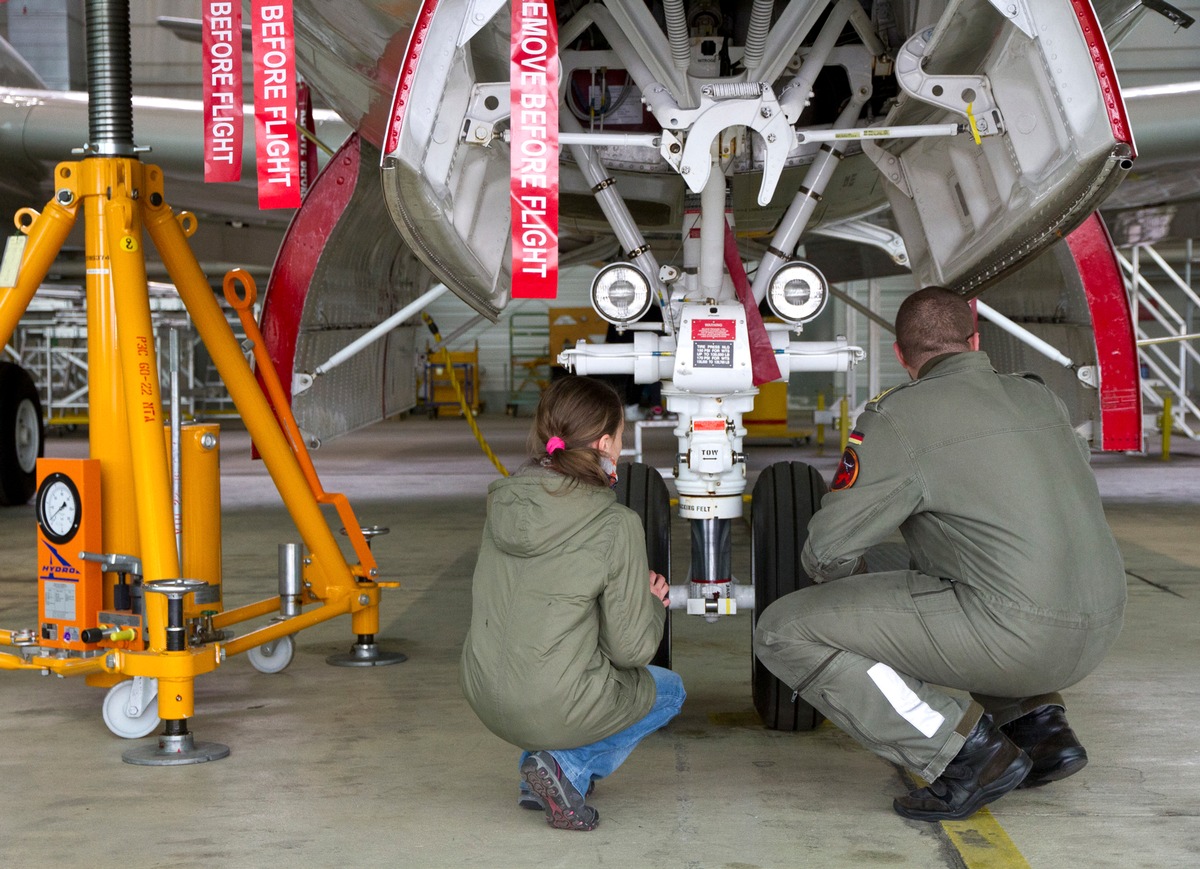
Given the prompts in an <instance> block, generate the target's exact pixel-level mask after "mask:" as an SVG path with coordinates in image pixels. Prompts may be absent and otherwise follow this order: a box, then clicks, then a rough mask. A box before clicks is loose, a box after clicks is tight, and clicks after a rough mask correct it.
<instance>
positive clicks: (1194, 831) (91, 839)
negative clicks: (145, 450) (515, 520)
mask: <svg viewBox="0 0 1200 869" xmlns="http://www.w3.org/2000/svg"><path fill="white" fill-rule="evenodd" d="M480 422H481V426H482V428H483V430H484V432H485V434H486V435H487V437H488V438H489V440H490V442H491V444H492V446H493V448H494V449H495V451H496V453H497V455H498V456H499V457H500V459H501V461H502V462H504V463H505V464H506V465H507V466H508V467H509V468H510V469H513V468H515V467H516V466H518V465H519V464H520V461H521V457H522V455H523V445H524V440H525V435H526V432H527V428H528V424H529V420H528V419H527V418H518V419H512V418H508V417H502V416H484V417H481V419H480ZM630 441H631V439H628V438H627V444H628V443H629V442H630ZM672 448H673V442H672V438H671V436H670V433H669V430H664V429H658V430H647V431H646V457H645V459H646V461H647V462H649V463H650V464H653V465H656V466H659V467H662V466H666V465H668V464H669V463H670V456H671V452H672ZM1189 449H1190V452H1189ZM86 450H87V442H86V438H85V437H83V436H81V435H75V436H66V437H53V436H52V437H51V438H50V439H49V440H48V444H47V453H48V454H50V455H63V456H66V455H84V454H85V453H86ZM749 452H750V462H751V474H752V475H753V474H754V473H755V472H756V471H758V470H761V469H762V468H763V467H765V466H766V465H767V464H769V463H770V462H772V461H778V460H783V459H801V460H805V461H810V462H811V463H813V464H814V465H816V466H817V467H818V468H820V469H821V470H822V472H823V473H824V474H825V475H826V477H827V478H828V477H829V476H830V475H831V473H832V470H833V466H834V464H835V462H836V455H835V454H836V452H837V451H836V447H834V448H830V449H826V451H825V452H824V454H823V455H818V454H817V452H816V450H815V448H812V447H794V446H792V445H789V444H784V443H775V444H768V443H754V444H753V446H752V448H751V449H750V451H749ZM315 461H316V464H317V468H318V471H319V472H320V473H321V476H322V482H323V484H324V486H325V488H326V489H327V490H328V491H341V492H345V493H346V494H347V495H348V496H349V497H350V499H351V501H352V503H353V504H354V506H355V509H356V511H357V513H358V516H359V519H360V520H361V521H362V522H363V523H364V524H378V525H384V526H388V527H389V528H390V529H391V531H390V533H389V534H387V535H385V536H382V537H378V538H376V540H375V542H374V550H375V553H376V557H377V559H378V561H379V564H380V567H381V569H382V571H383V573H384V575H385V578H388V579H399V580H400V581H401V583H402V586H403V587H402V588H401V589H399V590H396V591H388V592H385V596H384V600H383V606H382V610H383V621H382V629H381V634H380V637H379V639H380V643H381V645H382V646H383V647H384V648H385V649H387V650H393V651H402V652H404V653H405V654H407V655H408V656H409V657H408V660H407V661H406V662H404V663H401V664H398V665H394V666H388V667H373V668H358V669H347V668H336V667H331V666H329V665H327V664H326V663H325V658H326V656H328V655H330V654H335V653H339V652H346V651H348V650H349V647H350V645H351V643H352V642H353V636H352V634H351V632H350V623H349V619H348V618H346V617H341V618H339V619H335V620H333V621H331V622H328V623H325V624H322V625H319V626H317V627H314V628H311V629H309V630H307V631H304V632H302V633H300V634H299V635H297V637H296V640H297V644H296V654H295V657H294V659H293V661H292V663H291V665H290V666H289V667H288V668H287V669H285V670H284V671H283V672H280V673H277V674H274V675H267V674H264V673H260V672H258V671H257V670H255V669H254V668H253V667H252V666H251V664H250V662H249V660H247V659H246V656H245V655H238V656H235V657H232V658H230V659H229V660H228V661H227V662H226V663H225V664H224V665H223V666H222V667H220V668H219V669H218V670H217V671H216V672H215V673H211V674H208V675H205V676H202V677H200V678H199V679H197V682H196V694H197V698H196V716H195V717H194V718H193V719H191V722H190V726H191V729H192V731H193V732H194V733H195V736H196V739H197V740H199V741H212V742H217V743H222V744H225V745H228V746H229V747H230V748H231V750H232V751H231V754H230V756H229V757H227V758H225V759H223V760H219V761H214V762H211V763H204V764H197V765H192V766H172V767H145V766H134V765H130V764H126V763H123V762H122V759H121V754H122V752H123V751H125V750H126V749H128V748H130V747H131V745H136V744H137V743H136V742H131V741H129V740H123V739H120V738H119V737H117V736H115V735H113V734H112V733H111V732H110V731H109V730H108V728H107V727H106V726H105V725H104V723H103V721H102V719H101V703H102V701H103V697H104V692H103V690H102V689H97V688H91V687H89V686H87V685H86V684H85V683H84V682H83V680H82V679H79V678H67V679H58V678H42V677H39V676H38V675H37V674H36V673H20V672H0V746H2V747H3V748H2V751H0V782H3V796H2V797H0V865H3V866H37V865H42V866H46V865H67V864H69V865H77V866H78V865H95V864H103V865H119V866H123V867H128V869H140V867H218V866H220V867H274V866H294V867H325V866H338V867H342V866H401V867H447V869H449V867H460V866H463V867H465V866H478V867H528V866H533V865H538V866H562V867H570V869H580V867H592V866H621V867H626V869H637V867H712V869H718V867H721V869H726V867H741V869H749V867H874V866H879V867H914V869H928V867H942V866H946V867H957V866H966V867H983V866H987V867H1009V866H1025V865H1028V866H1031V867H1076V866H1088V867H1090V869H1096V867H1121V869H1128V867H1139V866H1140V867H1195V866H1197V865H1200V776H1198V775H1197V769H1198V766H1200V727H1197V726H1196V724H1195V722H1196V721H1197V719H1198V718H1200V687H1198V686H1200V681H1198V680H1197V678H1196V672H1195V671H1196V667H1197V662H1198V661H1200V640H1198V639H1197V637H1198V636H1200V634H1198V633H1197V629H1196V625H1197V624H1198V623H1200V545H1198V544H1197V539H1196V529H1197V527H1200V448H1197V447H1195V446H1194V445H1190V444H1179V443H1178V441H1177V442H1176V448H1175V450H1174V452H1173V457H1172V461H1171V462H1169V463H1164V462H1162V461H1160V460H1159V457H1158V456H1154V455H1151V456H1141V457H1139V456H1123V455H1102V456H1097V457H1095V460H1094V462H1093V466H1094V468H1095V470H1096V473H1097V477H1098V479H1099V481H1100V488H1101V491H1102V493H1103V494H1104V497H1105V503H1106V509H1107V512H1108V517H1109V521H1110V522H1111V524H1112V526H1113V529H1114V530H1115V532H1116V535H1117V539H1118V540H1119V542H1120V544H1121V549H1122V551H1123V553H1124V557H1125V562H1126V568H1127V570H1128V573H1129V607H1128V613H1127V618H1126V626H1125V630H1124V633H1123V634H1122V636H1121V638H1120V640H1119V642H1118V644H1117V646H1116V649H1115V650H1114V651H1113V653H1112V654H1111V655H1110V657H1109V658H1108V659H1107V660H1106V662H1105V663H1104V664H1103V665H1102V666H1101V667H1100V669H1099V670H1098V671H1097V672H1096V673H1094V674H1093V675H1091V676H1090V677H1088V678H1087V679H1085V680H1084V681H1083V682H1082V683H1080V684H1079V685H1077V686H1076V687H1074V688H1073V689H1071V690H1070V691H1069V692H1068V693H1067V700H1068V703H1069V704H1070V707H1069V713H1070V718H1071V721H1072V723H1073V725H1074V727H1075V729H1076V730H1077V732H1078V733H1079V734H1080V737H1081V738H1082V740H1083V741H1084V743H1085V744H1086V746H1087V748H1088V751H1089V754H1090V762H1089V764H1088V766H1087V768H1086V769H1084V770H1083V771H1082V772H1080V773H1079V774H1078V775H1076V776H1074V777H1072V778H1071V779H1069V780H1066V781H1063V782H1059V783H1057V784H1053V785H1050V786H1047V787H1044V788H1036V789H1030V790H1020V791H1015V792H1013V793H1012V794H1010V795H1008V796H1006V797H1005V798H1004V799H1002V800H1000V801H999V802H998V803H996V804H994V805H993V806H992V807H991V808H990V810H985V811H984V812H981V813H979V814H977V815H976V816H974V817H973V818H971V819H969V820H967V821H964V822H959V823H958V824H924V823H918V822H911V821H905V820H903V819H901V818H900V817H898V816H897V815H895V814H894V813H893V812H892V810H891V800H892V798H893V797H894V796H895V795H897V794H899V793H901V792H903V791H904V790H905V789H906V788H907V787H908V786H909V781H908V779H907V776H906V775H905V774H902V773H901V772H899V771H898V770H897V769H896V768H895V767H893V766H892V765H890V764H888V763H885V762H884V761H882V760H879V759H877V758H876V757H874V756H873V755H871V754H869V753H867V752H866V751H865V750H863V749H861V748H859V747H858V746H857V744H856V743H854V742H853V741H852V740H851V739H850V738H849V737H847V736H845V735H844V734H842V733H841V732H839V731H838V730H837V729H836V728H834V727H833V726H832V725H829V724H828V723H826V724H824V725H822V726H821V727H819V728H818V729H816V730H814V731H811V732H807V733H780V732H775V731H770V730H766V729H764V728H763V727H762V725H761V724H760V723H759V720H758V718H757V716H756V714H755V713H754V711H753V705H752V702H751V694H750V618H749V615H738V616H735V617H730V618H725V619H723V620H721V621H719V622H718V623H716V624H707V623H705V622H704V621H703V619H700V618H695V617H688V616H686V615H683V614H681V613H679V612H675V613H673V626H674V644H673V653H674V666H675V668H676V669H677V670H678V671H679V672H680V673H681V674H682V676H683V679H684V682H685V685H686V686H687V689H688V700H687V703H686V705H685V706H684V709H683V713H682V714H681V715H680V717H679V718H678V719H676V720H675V721H674V722H672V724H671V725H670V726H669V727H668V728H667V729H666V730H665V731H663V732H660V733H657V734H654V735H652V736H651V737H650V738H648V739H647V740H646V741H645V742H644V743H643V744H642V745H641V746H640V747H639V748H638V749H637V751H636V752H635V753H634V754H633V756H632V757H631V758H630V760H629V762H628V763H627V764H626V765H625V766H624V767H623V768H622V769H620V770H619V771H618V772H617V773H616V774H615V775H613V776H612V777H611V778H609V779H607V780H605V781H603V782H601V783H600V784H599V786H598V788H597V793H596V794H595V796H594V798H593V802H594V804H595V805H596V807H597V808H598V809H599V810H600V813H601V822H600V825H599V827H598V828H597V829H596V830H595V831H594V832H591V833H587V834H578V833H562V832H559V831H556V830H552V829H550V828H549V827H547V826H546V824H545V822H544V820H543V819H542V816H541V814H540V813H536V812H528V811H524V810H522V809H520V808H518V807H517V805H516V799H515V798H516V793H517V771H516V752H515V750H514V749H512V748H511V747H510V746H508V745H506V744H505V743H503V742H501V741H500V740H499V739H497V738H496V737H494V736H492V735H491V734H490V733H489V732H488V731H487V730H486V729H484V727H483V726H482V725H481V724H480V723H479V722H478V720H477V719H476V718H475V716H474V715H473V714H472V712H471V710H470V708H469V707H468V706H467V704H466V702H465V701H464V700H463V697H462V694H461V692H460V690H459V687H458V679H457V662H458V655H459V649H460V646H461V642H462V638H463V636H464V634H465V631H466V628H467V622H468V617H469V603H470V581H471V573H472V569H473V567H474V563H475V555H476V551H477V548H478V543H479V536H480V530H481V528H482V525H483V519H484V492H485V489H486V486H487V484H488V483H489V482H490V481H491V480H492V479H494V478H495V476H496V471H495V469H494V468H493V467H492V465H491V464H490V462H488V460H487V459H486V458H485V457H484V456H483V455H482V453H481V452H480V451H479V449H478V448H477V446H476V444H475V442H474V439H473V437H472V436H471V434H470V431H469V429H468V427H467V426H466V424H465V423H463V422H462V421H461V420H453V419H441V420H427V419H423V418H416V417H413V418H408V419H402V420H397V421H391V422H387V423H382V424H380V425H377V426H374V427H372V428H370V429H368V430H365V431H363V432H359V433H357V434H353V435H350V436H347V437H345V438H342V439H341V440H338V441H335V442H332V443H330V444H327V445H326V446H324V447H322V448H321V449H320V450H319V451H318V452H317V453H316V454H315ZM222 470H223V475H222V480H223V482H222V503H223V506H224V519H223V534H222V545H223V564H224V575H225V585H224V594H225V602H226V606H236V605H239V604H241V603H247V602H250V601H253V600H258V599H261V598H263V597H266V596H269V595H272V594H274V593H275V587H276V571H277V562H278V553H277V544H278V543H281V542H290V541H292V540H295V539H296V534H295V530H294V528H293V526H292V524H291V521H290V520H289V519H288V518H287V516H286V514H285V512H284V510H283V508H282V506H281V504H280V502H279V500H278V496H277V495H275V493H274V489H273V487H272V486H271V485H270V482H269V478H268V477H267V475H266V472H265V470H264V469H263V468H262V466H261V463H260V462H254V461H251V459H250V458H249V450H248V439H247V437H246V435H245V434H244V433H243V432H240V431H237V430H233V429H232V428H228V429H227V430H226V431H224V432H223V434H222ZM1047 484H1052V481H1047ZM734 535H735V536H734V573H735V575H737V576H741V577H748V576H749V574H750V563H749V562H750V543H749V536H750V535H749V530H748V526H746V525H745V524H744V523H740V522H739V523H735V529H734ZM672 540H673V550H674V553H673V556H674V557H673V564H674V565H676V568H675V570H676V572H677V574H678V575H677V576H676V577H675V581H676V582H682V581H684V579H685V578H686V565H687V563H688V560H689V552H688V549H689V534H688V530H687V527H686V525H685V524H684V522H683V520H680V519H678V518H677V519H675V520H674V527H673V533H672ZM35 568H36V554H35V531H34V519H33V510H32V507H24V508H9V509H5V510H3V511H0V625H2V626H3V627H5V628H8V629H18V628H26V627H33V626H34V625H35V624H36V620H37V591H36V584H35V582H34V581H33V578H34V576H35V575H36V573H35ZM154 738H155V737H154V736H150V737H147V738H146V740H145V741H147V742H149V741H151V740H154ZM151 744H153V743H152V742H151Z"/></svg>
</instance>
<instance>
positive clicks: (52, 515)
mask: <svg viewBox="0 0 1200 869" xmlns="http://www.w3.org/2000/svg"><path fill="white" fill-rule="evenodd" d="M36 508H37V521H38V525H40V526H41V528H42V533H43V534H44V535H45V536H46V538H47V539H48V540H50V541H52V542H54V543H66V542H67V541H68V540H70V539H71V538H72V537H74V536H75V532H76V531H78V530H79V521H80V519H82V514H83V511H82V509H81V505H80V500H79V490H78V489H77V488H75V484H74V483H73V482H72V481H71V478H70V477H68V476H67V475H66V474H61V473H53V474H50V475H49V476H47V477H46V479H44V480H42V485H41V487H40V488H39V489H38V493H37V502H36Z"/></svg>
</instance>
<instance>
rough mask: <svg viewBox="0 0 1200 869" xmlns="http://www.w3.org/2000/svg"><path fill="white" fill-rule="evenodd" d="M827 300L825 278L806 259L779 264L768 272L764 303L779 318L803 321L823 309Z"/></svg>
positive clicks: (789, 320)
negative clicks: (777, 268)
mask: <svg viewBox="0 0 1200 869" xmlns="http://www.w3.org/2000/svg"><path fill="white" fill-rule="evenodd" d="M828 301H829V282H828V281H826V280H825V276H824V275H823V274H821V273H820V272H819V271H817V268H816V266H814V265H811V264H810V263H806V262H792V263H787V264H786V265H784V266H782V267H781V268H780V269H779V270H778V271H777V272H775V274H774V275H772V276H771V284H770V286H769V287H768V288H767V304H769V305H770V306H771V310H772V311H774V312H775V315H776V316H777V317H779V319H781V320H783V321H784V322H786V323H790V324H792V325H793V326H798V325H800V324H801V323H807V322H808V321H809V320H812V319H813V318H815V317H816V316H817V315H818V314H820V313H821V311H823V310H825V303H826V302H828Z"/></svg>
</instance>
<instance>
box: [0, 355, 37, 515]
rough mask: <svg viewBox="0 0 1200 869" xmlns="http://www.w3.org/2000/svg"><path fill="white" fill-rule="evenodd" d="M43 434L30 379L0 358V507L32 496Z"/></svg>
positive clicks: (19, 367)
mask: <svg viewBox="0 0 1200 869" xmlns="http://www.w3.org/2000/svg"><path fill="white" fill-rule="evenodd" d="M44 435H45V431H44V429H43V426H42V403H41V401H39V400H38V394H37V387H36V386H34V383H33V378H32V377H30V376H29V372H28V371H26V370H25V369H24V368H22V367H21V366H20V365H17V364H16V363H13V362H3V361H0V506H4V507H9V506H15V505H18V504H25V503H28V501H29V499H30V498H31V497H33V490H34V487H35V486H36V485H37V460H38V459H40V458H41V457H42V453H43V450H44V448H45V443H44V441H45V437H44ZM35 438H36V443H34V439H35Z"/></svg>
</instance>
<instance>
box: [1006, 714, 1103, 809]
mask: <svg viewBox="0 0 1200 869" xmlns="http://www.w3.org/2000/svg"><path fill="white" fill-rule="evenodd" d="M1000 730H1001V731H1003V733H1004V735H1005V736H1007V737H1008V738H1009V739H1011V740H1012V741H1013V742H1015V743H1016V744H1017V745H1018V746H1019V747H1020V748H1021V750H1022V751H1024V752H1025V753H1026V754H1027V755H1029V759H1030V760H1032V761H1033V769H1031V770H1030V771H1029V775H1028V776H1027V777H1026V778H1025V781H1023V782H1021V784H1020V785H1019V786H1020V787H1023V788H1035V787H1038V786H1040V785H1045V784H1049V783H1050V782H1052V781H1062V780H1063V779H1065V778H1066V777H1067V776H1070V775H1074V774H1075V773H1077V772H1079V771H1080V770H1081V769H1083V768H1084V767H1085V766H1087V761H1088V758H1087V751H1086V750H1085V749H1084V747H1083V745H1082V744H1080V742H1079V739H1078V738H1077V737H1076V736H1075V731H1074V730H1072V729H1071V725H1069V724H1067V714H1066V711H1065V710H1064V709H1063V708H1062V707H1061V706H1057V705H1050V706H1039V707H1038V708H1037V709H1035V710H1033V711H1032V712H1030V713H1029V714H1027V715H1022V716H1021V717H1020V718H1018V719H1017V720H1016V721H1010V722H1009V723H1008V724H1005V725H1004V726H1003V727H1001V728H1000Z"/></svg>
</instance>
